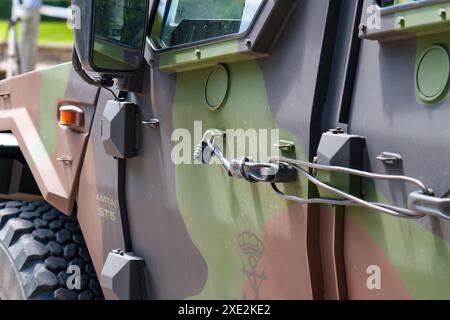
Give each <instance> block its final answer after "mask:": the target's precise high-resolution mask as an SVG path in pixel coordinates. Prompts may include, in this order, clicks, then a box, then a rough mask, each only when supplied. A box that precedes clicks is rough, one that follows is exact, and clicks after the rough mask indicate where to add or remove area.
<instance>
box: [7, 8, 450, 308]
mask: <svg viewBox="0 0 450 320" xmlns="http://www.w3.org/2000/svg"><path fill="white" fill-rule="evenodd" d="M402 2H406V1H402ZM371 3H373V2H372V1H366V2H365V6H364V10H365V9H366V6H367V5H369V4H371ZM397 3H400V2H397ZM328 4H329V2H328V1H325V0H321V1H312V0H311V1H301V2H299V3H298V5H297V7H296V9H295V12H294V13H293V16H292V17H291V19H289V21H288V23H287V25H286V26H285V28H284V30H283V33H282V35H281V37H280V39H279V41H278V42H277V44H276V46H275V47H274V49H273V51H272V52H271V54H270V55H268V56H267V57H255V56H253V57H252V56H250V57H248V56H245V57H243V56H242V55H241V54H240V49H239V48H238V47H237V46H236V45H235V43H234V42H233V41H228V42H227V41H226V42H223V43H218V44H213V45H207V46H206V47H205V48H203V49H204V55H203V58H204V60H203V59H199V61H196V60H193V57H194V56H195V52H196V51H195V50H196V49H193V48H190V49H185V50H181V51H177V52H175V53H168V54H167V55H163V56H162V57H161V59H160V61H159V65H158V66H157V67H155V66H153V68H150V67H148V66H146V67H145V72H144V78H143V86H144V92H143V93H141V94H133V95H132V96H131V97H130V100H132V101H136V102H137V103H138V104H139V106H140V107H141V113H142V116H143V118H144V119H145V118H158V119H159V120H160V121H161V127H160V128H159V129H151V128H148V127H142V128H141V130H140V139H141V146H140V150H139V156H138V157H137V158H135V159H131V160H128V161H127V176H126V184H127V206H128V214H129V217H128V218H129V223H130V228H131V237H132V243H133V251H134V253H135V254H137V255H139V256H142V257H144V258H145V260H146V264H147V267H148V269H147V271H148V279H147V280H148V287H149V289H150V291H151V297H152V298H157V299H202V298H203V299H241V298H243V299H255V298H259V299H321V298H325V299H347V298H348V299H411V298H414V299H433V298H437V299H449V298H450V275H449V273H448V264H449V262H450V237H449V236H448V234H449V233H448V232H449V231H450V224H449V223H447V222H445V221H442V220H439V219H437V218H424V219H422V220H419V221H410V220H401V219H398V218H393V217H387V216H383V215H381V214H380V213H377V212H372V211H369V210H364V209H361V208H334V207H328V206H321V207H318V206H304V205H299V204H295V203H291V202H287V201H284V200H282V199H280V198H278V197H277V196H276V195H275V194H274V193H273V192H272V191H271V189H270V187H269V186H267V185H262V184H261V185H251V184H248V183H246V182H244V181H239V180H233V179H230V178H229V177H228V176H226V175H225V174H224V173H223V172H222V171H221V169H220V168H218V167H217V166H211V167H203V166H198V165H185V164H182V165H177V166H175V165H174V164H173V163H172V159H171V154H172V150H173V147H174V143H173V141H172V139H171V136H172V133H173V131H174V130H176V129H185V130H187V131H188V132H190V133H191V134H194V122H195V121H202V123H203V129H208V128H217V129H237V128H239V129H248V128H253V129H280V132H281V138H282V139H286V140H290V141H293V142H295V145H296V149H295V157H296V158H299V159H303V160H308V159H311V158H312V157H313V156H314V155H315V153H316V150H314V146H313V145H312V144H311V141H312V135H320V133H321V132H324V131H327V130H328V129H330V128H327V127H321V126H320V125H318V124H317V123H316V122H321V121H322V120H323V119H317V118H315V117H316V116H317V114H319V115H320V116H322V117H323V118H326V117H327V116H328V115H327V114H321V113H320V112H317V110H315V109H316V108H319V109H323V108H325V107H324V106H323V105H321V104H317V103H316V102H315V101H316V99H317V96H318V95H327V94H330V93H329V92H328V91H327V89H325V91H321V89H320V87H321V83H320V82H321V81H330V79H325V80H324V78H321V77H320V74H321V72H319V71H323V64H322V63H323V61H322V60H321V59H322V57H323V56H324V55H326V50H328V49H329V47H328V46H325V44H324V38H325V36H326V29H327V28H325V27H326V25H325V24H326V21H327V15H328V14H329V12H328ZM417 10H418V11H416V12H415V13H414V14H412V15H413V16H414V17H415V18H416V19H417V21H419V22H420V21H422V18H421V17H420V14H419V13H420V11H422V10H425V9H422V8H420V9H417ZM433 10H434V9H433ZM425 11H426V10H425ZM418 12H419V13H418ZM427 14H428V13H426V15H427ZM363 19H364V16H363ZM394 19H396V18H394ZM395 23H396V21H391V22H390V24H388V25H389V26H394V25H395ZM394 31H395V32H398V33H399V34H403V33H404V30H395V27H394ZM409 31H410V32H412V33H414V30H413V29H411V30H409ZM370 37H375V35H368V36H367V38H370ZM447 38H448V33H447V32H442V31H440V32H437V33H435V34H433V35H428V34H427V35H422V34H418V37H416V36H414V37H408V38H402V37H400V36H399V37H398V38H395V39H391V40H392V41H390V42H383V41H380V42H378V41H371V40H363V41H362V45H361V51H360V56H359V68H358V70H357V74H356V85H355V88H354V92H353V99H352V106H351V107H352V108H351V114H350V118H349V122H348V131H349V132H350V133H352V134H359V135H362V136H364V137H366V139H367V143H368V144H367V150H366V154H365V161H364V168H365V169H366V170H368V171H372V172H380V173H393V174H406V175H409V176H414V177H417V178H420V179H422V180H424V182H425V183H426V184H427V185H429V186H431V187H432V188H433V189H434V190H435V191H436V193H437V194H438V195H444V194H445V193H446V192H447V191H448V189H449V188H450V187H449V185H448V181H449V180H448V176H449V175H450V174H449V172H448V169H447V168H448V161H447V159H448V158H449V157H450V151H448V141H447V140H448V139H446V137H447V136H448V130H446V129H445V128H447V127H448V120H447V119H448V116H449V115H448V111H447V110H448V100H447V99H442V100H439V101H437V102H435V103H433V104H432V105H430V104H428V103H423V102H422V101H420V100H418V98H417V94H416V92H415V86H414V78H415V68H416V65H417V59H418V56H420V54H421V52H422V51H423V50H424V48H427V47H429V46H431V45H435V44H440V45H443V46H445V47H446V48H447V50H449V44H448V39H447ZM149 50H150V49H149ZM256 58H258V59H256ZM218 63H221V64H224V65H225V66H226V68H227V70H228V72H229V76H230V81H229V90H228V91H229V92H228V96H227V99H226V102H225V104H224V105H223V107H222V108H221V109H220V110H218V111H215V112H212V111H211V110H209V107H208V106H207V104H206V101H205V98H204V88H205V83H206V81H207V78H208V75H209V72H210V70H211V69H212V68H213V67H214V65H216V64H218ZM69 73H70V68H69V67H68V66H62V67H58V68H56V69H53V70H49V71H46V72H44V73H42V74H41V73H34V74H31V75H25V76H23V77H20V78H17V79H13V80H10V81H7V82H2V83H1V84H0V88H1V90H2V91H1V92H5V90H6V91H8V90H11V92H12V93H13V92H16V94H14V95H12V98H11V102H10V103H9V104H8V101H9V98H6V99H4V102H3V105H2V107H1V108H2V110H1V112H0V129H1V130H12V131H13V132H14V133H15V134H16V135H17V136H18V138H19V142H20V143H21V147H22V151H23V152H24V154H25V155H26V156H27V159H29V162H30V165H31V166H32V168H34V171H33V172H34V174H35V176H36V179H37V180H38V183H39V186H40V187H41V190H42V191H43V194H44V196H46V195H47V198H48V199H49V200H53V203H56V204H57V203H58V201H55V200H54V199H53V198H52V197H51V196H50V195H51V194H53V193H56V194H63V196H64V197H63V196H60V197H61V198H64V199H70V197H71V196H72V194H73V191H72V189H71V188H75V185H76V183H75V182H76V172H75V173H74V175H72V176H70V177H72V178H73V179H68V180H63V179H62V178H61V177H65V176H64V175H61V174H59V175H58V174H55V176H56V178H58V179H60V181H62V182H60V184H61V185H63V183H66V185H64V186H66V187H67V186H69V187H70V188H69V189H67V190H65V191H66V192H65V193H64V192H61V190H62V189H64V188H62V187H60V188H59V189H58V190H57V191H53V190H54V188H56V187H55V186H58V184H56V185H54V184H51V185H50V184H49V183H47V184H46V182H47V181H43V179H42V178H41V177H42V175H43V173H42V172H43V171H42V170H43V168H44V169H45V168H47V167H46V165H45V163H48V162H51V164H52V165H56V163H54V160H53V161H52V160H49V157H50V155H53V154H54V153H58V154H59V152H58V151H59V150H64V151H65V149H60V148H64V143H68V144H69V145H71V146H72V145H73V141H69V140H64V143H61V141H62V140H60V138H59V137H60V136H59V135H58V134H57V133H55V131H56V132H59V131H60V130H61V128H59V127H58V126H57V125H56V124H55V125H53V124H49V123H47V122H45V121H43V120H42V119H41V118H39V115H40V114H43V115H45V116H46V117H53V119H54V113H52V112H53V111H54V109H52V108H54V107H53V105H54V104H55V102H56V101H58V99H67V98H71V99H76V98H77V97H83V100H89V101H90V103H91V104H93V103H94V101H95V99H94V98H92V99H90V97H91V96H92V97H94V96H95V94H92V95H91V96H89V99H87V98H86V97H87V96H88V95H81V94H80V95H77V94H74V93H70V92H72V91H71V90H75V92H78V93H79V92H80V89H79V88H80V87H83V90H84V91H86V88H85V87H86V86H82V85H81V84H80V83H79V81H75V80H74V77H75V76H74V75H73V74H72V73H70V74H71V78H70V80H68V81H67V80H66V81H65V82H64V81H63V79H67V77H68V75H69ZM53 74H55V77H56V74H60V77H61V79H60V80H61V81H60V82H58V86H59V85H60V86H61V88H59V90H57V91H58V92H59V93H56V92H55V91H51V90H50V91H51V96H47V94H48V93H49V92H50V91H49V90H48V87H45V86H44V87H42V86H39V85H38V84H39V83H40V82H39V81H35V80H41V79H44V80H43V81H47V82H48V81H52V79H54V78H53V77H54V76H53ZM62 74H65V76H62ZM45 79H47V80H45ZM48 79H50V80H48ZM19 83H20V85H19ZM63 83H68V85H66V86H68V87H69V88H68V89H65V88H63V87H64V85H63ZM24 84H25V85H28V86H29V87H30V90H35V89H36V88H35V86H37V87H39V89H40V90H41V91H42V92H43V93H44V94H43V95H39V96H42V99H41V103H40V104H39V105H38V104H37V103H36V102H34V104H33V103H30V102H29V101H27V98H28V99H29V97H23V95H20V94H18V93H17V92H18V90H19V86H20V87H24ZM41 87H42V89H41ZM31 88H32V89H31ZM52 89H54V87H52ZM64 90H65V91H64ZM330 90H332V89H330ZM36 92H39V90H37V89H36ZM67 92H69V94H67ZM92 92H93V93H95V90H93V89H92ZM399 93H401V94H399ZM30 97H31V95H30ZM19 99H24V100H25V101H20V100H19ZM108 99H111V96H110V95H109V93H106V92H102V94H101V95H100V98H99V102H98V106H97V109H96V111H95V116H94V120H93V121H94V122H93V128H92V132H91V136H90V138H89V142H88V143H87V147H86V148H87V149H86V156H85V159H84V165H83V168H82V171H81V175H80V185H79V188H78V199H77V201H78V208H79V220H80V223H81V226H82V229H83V232H84V234H85V238H86V241H87V243H88V246H89V250H90V253H91V255H93V260H94V263H95V266H96V269H97V273H100V272H101V268H102V266H103V263H104V260H105V258H106V255H107V254H108V253H109V252H110V251H111V250H113V249H116V248H118V247H122V246H123V245H124V239H123V234H122V221H121V219H120V208H119V205H118V186H117V181H118V176H117V174H118V168H117V162H116V161H115V160H114V159H112V158H110V157H108V156H106V155H105V153H104V152H103V149H102V145H101V132H100V125H99V123H100V119H101V114H102V112H103V108H104V105H105V103H106V101H107V100H108ZM84 103H85V104H88V103H87V102H86V101H84ZM91 104H89V105H91ZM56 105H57V103H56ZM24 106H25V107H26V110H28V112H29V113H31V116H30V118H32V119H33V121H31V120H30V121H31V123H33V124H34V126H31V130H30V129H29V127H27V130H25V128H24V127H23V126H20V125H19V124H18V121H15V122H14V121H13V120H11V119H14V117H15V116H16V113H18V114H19V115H17V116H20V115H23V114H24V113H20V110H21V108H23V107H24ZM48 108H50V109H48ZM10 109H12V110H10ZM17 110H18V111H17ZM52 110H53V111H52ZM25 114H27V113H26V112H25ZM33 115H34V116H33ZM24 124H25V125H26V124H27V122H24ZM44 124H47V125H48V126H44ZM411 124H414V126H411ZM318 130H319V132H317V131H318ZM30 131H31V133H29V132H30ZM24 133H28V134H24ZM52 134H53V135H52ZM67 134H69V133H67ZM22 136H24V137H22ZM81 136H82V139H80V140H82V143H81V144H80V148H75V150H83V147H82V146H84V144H85V142H86V134H85V133H84V134H82V135H81ZM197 138H198V137H194V141H191V143H192V146H193V147H194V146H195V144H196V143H197V142H199V141H196V139H197ZM33 139H34V140H33ZM32 141H37V142H41V145H42V146H41V145H39V143H35V144H36V146H33V145H32V143H31V142H32ZM77 141H78V140H77ZM33 147H35V148H36V149H33ZM30 150H31V151H30ZM384 151H391V152H398V153H400V154H402V156H403V159H404V162H403V165H402V166H401V167H397V168H396V167H387V166H385V165H383V164H382V163H380V162H378V161H377V160H376V156H377V155H378V154H380V153H381V152H384ZM49 154H50V155H49ZM83 154H84V153H83V152H79V153H78V152H77V155H78V156H80V157H82V155H83ZM291 156H294V155H291ZM42 159H43V160H42ZM77 159H79V158H77ZM77 161H78V160H77ZM431 161H433V163H431ZM74 164H75V165H76V167H77V168H79V161H78V162H74ZM33 166H34V167H33ZM47 166H48V165H47ZM55 170H56V169H55ZM46 177H48V178H50V177H53V175H52V174H49V175H46ZM310 187H311V186H308V184H307V183H306V182H305V181H304V180H300V181H298V182H297V183H294V184H292V185H290V186H285V188H286V190H287V191H289V192H292V193H295V194H299V195H302V196H312V195H314V192H311V190H309V189H310ZM47 188H50V189H51V190H50V191H47ZM52 188H53V189H52ZM46 191H47V192H46ZM410 191H413V189H411V188H409V187H403V186H398V185H389V184H385V183H373V182H370V181H365V182H364V184H363V188H362V192H363V194H364V198H365V199H367V200H373V201H382V202H383V201H385V202H391V203H397V204H405V199H404V195H405V194H406V193H407V192H410ZM60 207H61V206H60ZM67 207H70V206H69V205H67ZM371 266H376V267H379V269H380V270H381V288H380V289H379V290H378V289H373V288H372V289H371V288H369V287H368V285H367V281H368V279H369V276H370V274H369V273H368V270H369V269H368V268H370V267H371Z"/></svg>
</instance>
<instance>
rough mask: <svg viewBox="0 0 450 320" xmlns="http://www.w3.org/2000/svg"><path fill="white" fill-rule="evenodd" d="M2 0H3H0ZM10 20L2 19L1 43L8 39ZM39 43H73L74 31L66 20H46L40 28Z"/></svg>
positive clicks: (0, 29) (0, 28)
mask: <svg viewBox="0 0 450 320" xmlns="http://www.w3.org/2000/svg"><path fill="white" fill-rule="evenodd" d="M0 1H1V0H0ZM7 30H8V21H0V43H1V42H4V41H6V39H7V35H8V32H7ZM39 43H41V44H45V43H60V44H71V43H73V32H72V30H70V29H69V28H67V25H66V23H65V22H53V21H44V22H41V25H40V28H39Z"/></svg>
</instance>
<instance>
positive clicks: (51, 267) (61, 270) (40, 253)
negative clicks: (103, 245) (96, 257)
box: [0, 201, 103, 300]
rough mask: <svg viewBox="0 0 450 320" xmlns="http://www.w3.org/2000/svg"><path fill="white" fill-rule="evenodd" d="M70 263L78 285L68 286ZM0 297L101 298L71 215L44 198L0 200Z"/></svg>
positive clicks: (79, 231)
mask: <svg viewBox="0 0 450 320" xmlns="http://www.w3.org/2000/svg"><path fill="white" fill-rule="evenodd" d="M70 265H77V266H78V267H80V269H79V270H81V281H80V282H81V289H80V290H76V289H74V290H69V289H68V288H67V279H68V277H69V276H71V275H70V274H68V273H66V271H67V269H68V267H69V266H70ZM0 299H7V300H26V299H33V300H52V299H56V300H93V299H97V300H98V299H103V293H102V290H101V288H100V284H99V282H98V279H97V276H96V274H95V270H94V267H93V265H92V261H91V258H90V256H89V252H88V250H87V248H86V245H85V242H84V238H83V235H82V234H81V230H80V227H79V225H78V222H77V220H76V217H67V216H65V215H64V214H62V213H61V212H59V211H58V210H56V209H54V208H53V207H51V206H50V205H49V204H47V203H45V202H26V201H8V202H1V201H0Z"/></svg>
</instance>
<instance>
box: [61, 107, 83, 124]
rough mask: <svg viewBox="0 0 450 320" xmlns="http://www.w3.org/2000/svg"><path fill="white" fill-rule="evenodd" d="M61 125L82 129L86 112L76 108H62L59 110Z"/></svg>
mask: <svg viewBox="0 0 450 320" xmlns="http://www.w3.org/2000/svg"><path fill="white" fill-rule="evenodd" d="M58 119H59V120H58V121H59V124H60V125H62V126H67V127H82V126H83V125H84V112H83V110H82V109H80V108H78V107H75V106H62V107H61V108H59V115H58Z"/></svg>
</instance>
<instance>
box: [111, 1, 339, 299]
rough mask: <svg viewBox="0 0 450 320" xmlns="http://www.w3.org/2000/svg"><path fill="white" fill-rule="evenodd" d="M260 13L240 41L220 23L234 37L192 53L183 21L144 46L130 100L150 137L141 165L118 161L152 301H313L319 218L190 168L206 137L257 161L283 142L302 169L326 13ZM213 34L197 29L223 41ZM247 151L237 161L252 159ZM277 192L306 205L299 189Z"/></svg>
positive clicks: (270, 4)
mask: <svg viewBox="0 0 450 320" xmlns="http://www.w3.org/2000/svg"><path fill="white" fill-rule="evenodd" d="M162 3H163V2H162ZM208 3H209V2H208ZM254 3H258V1H255V2H254ZM263 3H264V6H263V7H261V8H256V9H257V10H254V13H255V17H256V18H255V19H254V20H249V21H248V22H249V26H250V29H249V30H250V31H249V32H248V33H246V34H244V35H243V34H241V33H239V29H233V28H235V26H234V25H233V23H231V25H228V24H229V22H227V28H231V29H233V30H235V33H237V34H238V36H232V37H227V36H225V37H222V36H220V35H219V34H217V33H216V35H217V36H218V37H217V38H216V39H212V41H209V40H208V39H204V40H206V42H198V43H197V42H195V40H196V39H198V37H199V34H198V33H196V32H193V33H192V34H191V35H190V38H189V37H188V38H189V39H191V40H192V39H194V40H192V41H194V42H195V44H193V45H192V44H191V45H190V44H189V41H187V40H186V38H187V37H185V36H183V37H181V34H183V35H186V34H188V31H189V30H193V29H189V28H190V27H192V26H193V25H195V24H198V22H197V20H195V19H188V17H187V18H185V19H184V20H183V21H184V22H182V23H180V24H179V28H181V29H183V28H184V29H183V30H184V31H183V32H184V33H178V32H176V31H175V32H173V33H172V34H171V35H167V34H164V32H161V29H158V30H156V31H155V32H159V34H158V35H157V37H159V38H158V40H159V42H158V43H154V41H152V40H151V39H149V48H148V52H147V58H148V59H149V61H150V65H151V69H149V70H147V71H146V73H145V74H146V76H145V82H144V84H143V85H144V88H147V89H150V90H147V89H146V91H148V93H146V94H142V95H139V94H137V95H135V96H134V99H135V100H136V102H137V104H138V105H140V106H141V111H142V116H143V119H144V120H146V119H147V120H148V119H152V118H156V119H158V120H159V123H160V125H159V128H155V127H154V126H149V125H147V126H145V125H144V126H143V128H142V131H141V135H140V150H139V156H138V157H136V158H134V159H131V160H128V161H127V175H126V184H127V186H128V187H127V194H126V196H127V205H128V215H129V224H130V229H131V230H133V232H132V234H131V238H132V243H133V250H134V252H135V253H136V254H137V255H139V256H142V257H144V258H145V260H146V263H147V266H148V272H149V275H150V276H149V277H150V283H151V285H150V288H151V290H152V296H153V297H155V298H205V299H218V298H221V299H240V298H244V299H255V298H256V299H258V298H262V299H312V298H318V297H321V288H322V280H321V268H320V256H319V249H318V240H317V235H318V223H317V221H318V220H317V219H318V215H317V214H315V212H314V211H311V212H312V213H311V214H310V213H308V209H309V208H308V207H307V206H305V205H296V204H295V203H291V202H287V201H285V200H283V199H281V198H279V197H278V196H277V195H276V194H275V193H274V192H273V190H272V189H271V187H270V184H262V183H261V184H251V183H249V182H247V181H245V180H239V179H234V178H232V177H230V176H228V174H227V173H226V172H224V171H223V170H222V168H221V167H220V166H219V165H218V164H215V165H211V166H203V165H200V164H198V163H193V157H194V150H195V148H196V146H197V144H198V143H199V142H200V141H201V140H202V136H203V134H204V133H205V131H206V130H208V129H218V130H224V131H225V130H231V131H229V132H232V133H236V132H237V133H238V134H239V133H241V134H243V141H249V140H251V139H257V140H256V141H258V142H257V145H258V147H257V149H256V154H257V156H259V154H258V153H259V152H260V151H263V152H264V150H272V149H274V145H278V144H279V142H280V140H283V141H288V142H292V145H293V147H292V148H291V149H290V151H288V152H290V155H291V156H292V157H296V158H299V159H309V145H310V130H311V119H312V118H313V115H312V110H313V106H314V104H315V103H317V99H318V97H322V96H323V92H321V91H320V90H323V86H322V85H321V84H318V82H320V81H319V80H321V79H320V77H321V76H323V74H321V73H319V70H322V72H323V71H324V70H325V69H326V68H325V69H324V67H325V66H326V65H324V64H323V60H322V58H323V57H324V55H326V48H327V47H326V46H325V43H326V41H327V32H328V31H327V30H328V29H329V28H330V26H328V24H329V23H330V20H331V18H330V17H332V12H333V10H334V9H333V4H332V3H330V2H329V1H298V2H295V1H293V2H290V1H283V2H281V1H278V2H277V1H265V2H264V1H263ZM293 4H294V6H292V5H293ZM285 5H286V8H284V10H285V11H284V12H283V16H279V17H278V18H277V19H275V18H276V17H277V16H276V15H273V14H272V15H271V14H269V13H270V11H268V8H274V7H277V6H285ZM287 5H289V6H287ZM159 9H160V12H164V9H165V8H164V7H160V8H159ZM213 9H214V8H213ZM216 9H217V8H216ZM212 11H214V10H212ZM212 11H210V12H212ZM250 11H251V10H250ZM177 12H178V13H180V12H184V13H185V14H186V15H189V14H192V12H191V11H186V10H185V11H181V10H178V11H177ZM194 12H195V11H194ZM220 12H225V11H223V10H222V11H220ZM270 19H272V20H270ZM274 19H275V20H274ZM283 21H284V22H285V25H284V28H281V26H283V23H282V22H283ZM174 23H175V22H174ZM214 23H215V24H219V25H218V26H217V25H214V26H212V25H210V24H208V23H207V24H205V28H211V29H208V30H209V31H210V30H222V31H223V30H230V29H226V28H225V26H223V25H221V22H217V21H216V22H214ZM276 23H278V24H280V23H281V24H280V28H278V29H277V28H274V27H273V26H274V24H276ZM269 26H271V28H269ZM217 28H219V29H217ZM220 28H225V29H220ZM181 29H180V30H181ZM274 29H276V30H277V32H274ZM331 29H333V28H331ZM186 30H188V31H186ZM195 30H197V29H195ZM209 31H208V32H209ZM269 31H270V32H269ZM208 32H206V34H209V33H208ZM211 32H212V31H211ZM214 32H216V31H214ZM214 32H213V33H214ZM278 36H279V38H278ZM276 40H278V41H276ZM172 45H173V46H175V47H176V48H174V49H171V48H170V46H172ZM272 47H273V48H272ZM249 48H250V49H249ZM271 48H272V49H271ZM145 123H150V122H145ZM277 135H278V136H279V139H278V137H277ZM241 142H242V140H241ZM253 142H254V141H253ZM237 143H238V142H236V145H235V146H236V149H238V147H237ZM246 143H247V144H246V145H245V144H244V147H243V149H241V151H242V150H243V151H242V154H239V155H236V157H238V156H246V155H248V153H251V151H252V150H251V148H252V147H249V146H250V145H251V144H248V142H246ZM227 144H228V140H227ZM225 147H228V148H229V149H228V151H229V150H231V149H230V146H229V145H228V146H225ZM275 149H277V150H278V146H277V147H276V148H275ZM237 153H239V151H237ZM227 154H229V153H228V152H227ZM255 160H257V159H255ZM285 187H286V188H288V189H289V190H291V191H292V192H295V193H297V194H303V195H305V196H306V195H307V194H308V187H307V184H306V183H305V182H304V181H302V182H300V181H298V182H296V183H292V184H289V185H285ZM313 209H314V208H311V209H309V210H313ZM111 249H115V248H111Z"/></svg>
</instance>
